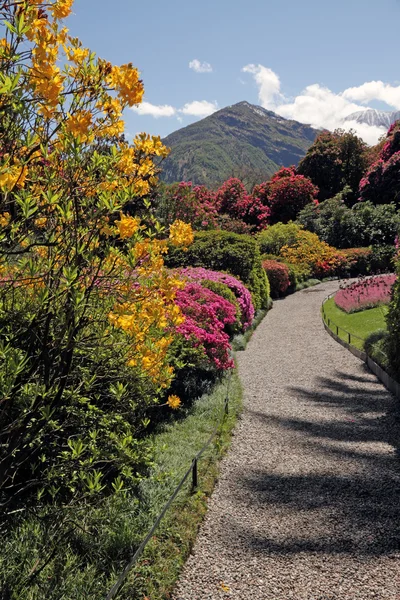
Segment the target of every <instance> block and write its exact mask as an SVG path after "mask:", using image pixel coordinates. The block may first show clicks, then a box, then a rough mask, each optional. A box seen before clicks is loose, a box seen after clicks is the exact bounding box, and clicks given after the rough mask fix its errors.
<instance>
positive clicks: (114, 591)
mask: <svg viewBox="0 0 400 600" xmlns="http://www.w3.org/2000/svg"><path fill="white" fill-rule="evenodd" d="M231 377H232V370H231V371H230V372H229V374H228V381H227V389H226V396H225V400H224V411H223V415H222V418H221V419H220V421H219V422H218V424H217V425H216V427H215V428H214V430H213V432H212V433H211V435H210V437H209V438H208V440H207V441H206V443H205V444H204V445H203V446H202V448H201V449H200V450H199V451H198V452H197V454H196V455H195V457H194V458H193V460H192V463H191V465H190V467H189V468H188V469H187V471H186V472H185V474H184V476H183V477H182V479H181V480H180V482H179V483H178V485H177V486H176V488H175V490H174V492H173V493H172V495H171V496H170V498H169V500H168V501H167V503H166V504H165V506H164V508H163V509H162V511H161V512H160V514H159V515H158V517H157V519H156V520H155V521H154V524H153V526H152V527H151V529H150V531H149V532H148V534H147V535H146V537H145V538H144V539H143V541H142V542H141V544H140V545H139V547H138V548H137V550H136V552H135V553H134V555H133V556H132V558H131V560H130V561H129V563H128V564H127V565H126V567H125V569H124V570H123V571H122V573H121V575H120V576H119V577H118V579H117V581H116V582H115V584H114V585H113V586H112V588H111V589H110V591H109V592H108V594H107V596H106V600H113V599H114V598H116V597H117V595H118V593H119V591H120V590H121V587H122V585H123V584H124V582H125V580H126V578H127V576H128V574H129V572H130V571H131V570H132V569H133V567H134V566H135V564H136V563H137V561H138V560H139V558H140V557H141V556H142V554H143V552H144V550H145V548H146V546H147V544H148V543H149V541H150V540H151V538H152V537H153V535H154V533H155V531H156V530H157V529H158V526H159V525H160V523H161V521H162V519H163V518H164V516H165V514H166V512H167V511H168V509H169V508H170V506H171V504H172V503H173V501H174V500H175V498H176V497H177V495H178V493H179V492H180V490H181V489H182V487H183V486H184V484H185V482H186V481H187V480H188V478H189V477H190V475H192V486H191V491H192V493H193V492H195V491H196V489H197V488H198V483H199V482H198V461H199V459H200V458H201V456H202V455H203V454H204V452H205V451H206V450H207V448H208V447H209V446H210V444H211V442H212V441H213V440H214V438H215V437H216V436H217V434H218V431H219V430H220V428H221V426H222V425H223V423H224V421H225V419H226V416H227V415H228V414H229V392H230V384H231Z"/></svg>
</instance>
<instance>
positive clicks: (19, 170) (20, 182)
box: [0, 164, 28, 192]
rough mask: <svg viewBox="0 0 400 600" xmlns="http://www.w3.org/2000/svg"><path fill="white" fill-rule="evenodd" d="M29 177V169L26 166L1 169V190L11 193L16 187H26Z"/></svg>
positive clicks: (17, 165) (15, 165) (16, 165)
mask: <svg viewBox="0 0 400 600" xmlns="http://www.w3.org/2000/svg"><path fill="white" fill-rule="evenodd" d="M27 175H28V167H27V166H26V165H24V166H21V165H19V164H14V165H11V166H8V165H5V166H4V167H0V189H1V190H2V191H3V192H9V191H10V190H12V189H13V188H14V187H19V188H22V187H24V186H25V180H26V177H27Z"/></svg>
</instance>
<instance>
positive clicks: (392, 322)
mask: <svg viewBox="0 0 400 600" xmlns="http://www.w3.org/2000/svg"><path fill="white" fill-rule="evenodd" d="M396 272H397V275H398V277H397V281H396V282H395V284H394V286H393V291H392V300H391V302H390V304H389V312H388V315H387V317H386V323H387V328H388V337H387V341H386V349H387V354H388V360H389V368H390V372H391V374H392V375H393V377H394V378H395V379H396V381H398V382H400V261H399V260H398V261H397V265H396Z"/></svg>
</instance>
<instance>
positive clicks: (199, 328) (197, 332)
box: [176, 282, 236, 371]
mask: <svg viewBox="0 0 400 600" xmlns="http://www.w3.org/2000/svg"><path fill="white" fill-rule="evenodd" d="M176 304H177V305H178V306H179V308H180V309H181V311H182V314H183V315H184V317H185V320H184V321H183V323H181V324H180V325H179V326H178V327H177V332H178V333H180V334H182V335H183V336H184V338H185V339H186V340H189V341H191V342H192V343H193V345H194V347H196V348H201V347H202V348H203V349H204V357H205V359H206V360H207V359H208V360H207V362H211V364H212V365H213V366H214V367H216V369H217V370H218V371H221V370H225V369H231V368H233V366H234V363H233V360H232V358H231V356H230V349H231V346H230V343H229V334H228V333H226V331H225V327H226V326H227V325H231V324H233V323H234V322H235V320H236V308H235V306H233V304H231V303H230V302H228V301H227V300H225V298H222V297H221V296H219V295H218V294H216V293H214V292H213V291H211V290H209V289H207V288H205V287H202V286H201V285H200V283H196V282H188V283H187V284H186V286H185V287H184V288H183V289H182V290H178V292H177V294H176Z"/></svg>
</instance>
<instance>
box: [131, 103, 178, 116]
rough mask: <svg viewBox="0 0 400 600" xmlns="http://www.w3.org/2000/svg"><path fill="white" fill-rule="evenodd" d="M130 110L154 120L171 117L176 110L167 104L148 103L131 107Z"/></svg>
mask: <svg viewBox="0 0 400 600" xmlns="http://www.w3.org/2000/svg"><path fill="white" fill-rule="evenodd" d="M132 110H133V111H134V112H135V113H136V114H138V115H141V116H144V115H150V116H151V117H154V118H155V119H159V118H160V117H173V116H174V115H175V114H176V108H174V107H173V106H170V105H169V104H161V105H156V104H150V102H142V103H141V104H139V105H138V106H132Z"/></svg>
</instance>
